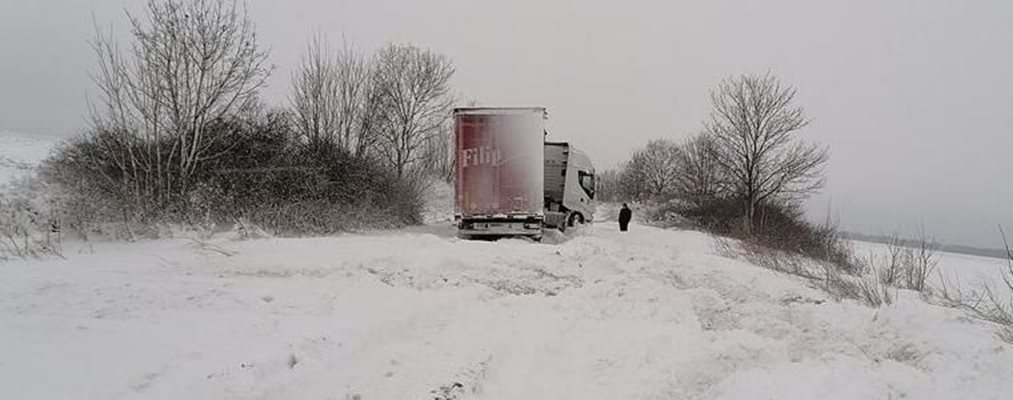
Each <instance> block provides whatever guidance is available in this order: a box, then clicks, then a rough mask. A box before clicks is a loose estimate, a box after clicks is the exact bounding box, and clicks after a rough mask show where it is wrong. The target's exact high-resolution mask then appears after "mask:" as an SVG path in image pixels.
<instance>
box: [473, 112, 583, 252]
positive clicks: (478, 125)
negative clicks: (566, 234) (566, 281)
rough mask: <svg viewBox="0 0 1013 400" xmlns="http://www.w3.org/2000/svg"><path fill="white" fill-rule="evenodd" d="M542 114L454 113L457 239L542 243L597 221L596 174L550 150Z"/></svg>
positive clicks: (570, 152) (570, 154)
mask: <svg viewBox="0 0 1013 400" xmlns="http://www.w3.org/2000/svg"><path fill="white" fill-rule="evenodd" d="M547 115H548V114H547V112H546V109H545V108H544V107H496V108H491V107H468V108H456V109H454V132H455V134H454V135H455V141H454V143H455V144H454V146H455V157H456V158H455V176H456V178H455V185H454V188H455V213H454V219H455V221H456V223H457V232H458V236H460V237H462V238H500V237H511V236H525V237H530V238H533V239H535V240H539V239H541V237H542V236H543V232H544V230H546V229H559V230H565V229H566V228H568V227H573V226H577V225H580V224H585V223H590V222H592V221H593V218H594V194H595V179H594V166H593V165H592V163H591V159H590V158H588V157H587V155H586V154H584V153H583V152H581V151H579V150H578V149H576V148H575V147H573V146H571V145H570V144H569V143H566V142H547V141H546V140H545V138H546V136H547V135H548V133H547V132H546V130H545V120H546V119H547Z"/></svg>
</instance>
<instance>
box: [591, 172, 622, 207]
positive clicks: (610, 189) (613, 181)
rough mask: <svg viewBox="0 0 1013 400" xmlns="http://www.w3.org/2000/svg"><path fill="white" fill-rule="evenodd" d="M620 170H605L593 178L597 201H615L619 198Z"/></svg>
mask: <svg viewBox="0 0 1013 400" xmlns="http://www.w3.org/2000/svg"><path fill="white" fill-rule="evenodd" d="M621 177H622V170H621V169H607V170H604V171H602V172H599V173H598V175H597V176H595V183H596V184H597V185H598V187H597V188H596V189H595V196H596V197H597V199H598V200H599V201H617V200H619V199H620V198H621V194H622V193H621V186H620V179H621Z"/></svg>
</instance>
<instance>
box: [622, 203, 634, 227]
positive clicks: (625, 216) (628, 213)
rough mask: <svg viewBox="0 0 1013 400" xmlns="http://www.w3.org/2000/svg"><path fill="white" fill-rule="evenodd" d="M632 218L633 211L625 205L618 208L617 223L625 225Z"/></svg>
mask: <svg viewBox="0 0 1013 400" xmlns="http://www.w3.org/2000/svg"><path fill="white" fill-rule="evenodd" d="M631 219H633V211H632V210H630V209H629V208H627V207H623V209H621V210H619V225H627V224H629V223H630V220H631Z"/></svg>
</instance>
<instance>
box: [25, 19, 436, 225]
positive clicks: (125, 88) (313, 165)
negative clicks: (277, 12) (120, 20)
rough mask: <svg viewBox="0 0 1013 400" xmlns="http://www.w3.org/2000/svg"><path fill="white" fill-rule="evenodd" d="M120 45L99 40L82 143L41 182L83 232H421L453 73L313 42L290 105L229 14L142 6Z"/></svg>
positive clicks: (242, 25)
mask: <svg viewBox="0 0 1013 400" xmlns="http://www.w3.org/2000/svg"><path fill="white" fill-rule="evenodd" d="M127 20H128V22H129V25H128V26H129V31H130V35H129V38H130V39H129V42H127V43H125V44H124V43H120V42H119V41H117V40H116V39H115V37H114V35H113V33H112V32H111V31H104V30H102V29H100V28H96V36H95V39H94V40H93V47H94V50H95V54H96V56H97V60H98V63H97V68H96V70H95V73H94V74H93V78H94V81H95V85H96V87H97V88H98V92H97V93H96V96H95V98H93V99H92V102H91V104H90V115H89V119H88V121H89V124H88V128H87V129H86V132H85V133H84V134H82V135H80V136H78V137H76V138H74V139H73V140H71V141H69V142H67V143H65V144H64V145H62V146H61V147H60V149H59V150H58V151H57V152H56V154H55V155H54V156H53V157H51V158H50V159H49V160H48V161H47V162H46V165H45V167H44V174H43V175H44V176H45V177H46V179H47V180H48V181H50V182H52V183H54V184H56V186H57V187H59V188H60V189H61V190H60V198H61V202H62V203H63V204H64V206H65V207H66V208H67V209H68V212H67V214H68V218H69V219H70V220H72V221H77V222H76V223H77V224H78V225H81V226H82V227H83V226H84V225H89V224H90V225H95V224H99V223H102V222H108V221H120V222H125V223H126V225H127V226H130V225H131V224H134V225H135V226H144V225H146V224H147V223H150V222H194V221H200V222H201V223H205V224H212V225H213V224H215V223H221V222H229V221H233V222H234V221H241V220H252V221H253V222H255V223H256V224H259V225H265V226H272V227H276V228H278V229H279V230H292V231H300V232H305V231H333V230H342V229H347V228H349V227H350V226H352V225H356V226H361V225H364V224H367V225H376V224H393V225H397V224H405V223H415V222H418V221H419V218H420V211H421V207H422V204H421V194H422V187H421V185H422V184H423V182H425V181H426V180H427V179H428V178H429V177H431V176H438V177H443V178H445V179H449V176H450V174H451V169H452V153H451V146H449V143H450V140H452V139H451V130H450V129H451V128H450V124H449V115H450V110H451V107H452V104H453V102H454V100H455V99H454V97H453V94H452V88H451V79H452V77H453V75H454V72H455V69H454V66H453V63H452V62H451V60H450V59H449V58H447V57H446V56H444V55H441V54H438V53H435V52H433V51H431V50H428V49H425V48H422V47H419V46H416V45H413V44H400V43H395V44H388V45H386V46H384V47H382V48H381V49H379V50H377V51H376V52H374V53H372V54H366V53H364V52H362V51H360V50H358V49H356V48H355V47H353V46H351V45H348V44H347V43H345V44H344V45H343V46H340V47H336V46H333V45H332V44H330V43H329V42H328V41H327V40H326V38H324V37H322V36H316V37H314V38H311V39H310V40H309V43H308V45H307V48H306V51H305V54H304V56H303V59H302V62H301V64H300V65H299V67H298V68H297V69H296V71H295V72H294V73H293V75H292V77H291V78H292V83H291V85H292V86H291V94H290V96H289V101H288V104H286V105H284V106H282V107H269V106H267V105H265V104H264V102H263V101H262V99H261V97H260V92H261V90H262V89H263V88H264V87H265V86H266V84H267V82H268V79H269V77H271V75H272V73H273V72H274V67H273V66H272V65H271V64H270V53H269V51H268V50H267V49H266V48H265V47H264V46H263V45H262V44H261V42H260V40H259V37H258V36H257V33H256V26H255V23H254V22H253V21H252V19H251V18H250V16H249V14H248V11H247V9H246V7H245V4H244V3H241V2H239V1H238V0H148V2H147V8H146V9H145V11H144V12H143V13H141V14H131V13H128V14H127Z"/></svg>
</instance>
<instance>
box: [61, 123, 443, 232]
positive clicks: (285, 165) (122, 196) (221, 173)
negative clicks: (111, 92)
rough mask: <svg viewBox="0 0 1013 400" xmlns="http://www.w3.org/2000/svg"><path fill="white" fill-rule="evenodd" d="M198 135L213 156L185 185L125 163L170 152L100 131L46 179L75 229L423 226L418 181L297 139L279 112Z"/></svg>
mask: <svg viewBox="0 0 1013 400" xmlns="http://www.w3.org/2000/svg"><path fill="white" fill-rule="evenodd" d="M204 132H205V135H208V136H209V137H213V138H214V140H208V141H207V143H212V144H213V147H211V148H209V149H208V150H207V154H211V155H213V156H214V157H213V158H209V159H207V160H203V162H202V163H200V164H198V166H197V168H194V169H193V171H192V172H190V173H189V174H188V175H185V176H187V180H186V181H179V180H176V181H175V182H167V181H165V180H160V179H156V178H150V179H149V178H148V175H152V174H157V171H147V172H146V171H141V172H140V173H138V172H136V171H131V170H130V166H129V165H127V163H126V162H124V160H129V159H130V158H131V157H137V156H138V154H140V155H142V156H145V157H158V156H159V155H158V154H157V152H158V151H171V149H170V150H166V148H167V147H168V146H156V145H155V144H154V143H151V142H143V141H137V140H132V139H129V138H130V137H132V136H131V135H128V134H120V133H116V132H105V131H98V132H93V133H91V134H89V135H85V136H82V137H79V138H76V139H75V140H73V141H71V142H69V143H67V144H66V145H64V146H63V147H61V148H60V149H59V150H58V151H57V152H56V154H55V155H54V156H53V157H51V158H50V159H49V160H48V161H47V162H46V163H45V166H44V171H45V173H44V176H45V177H47V179H48V180H49V181H51V182H53V183H55V184H56V185H57V186H58V187H59V188H61V189H62V190H60V193H62V195H61V196H60V198H61V201H62V203H63V205H64V208H66V209H67V214H68V216H69V219H73V220H75V223H74V224H75V225H76V226H78V227H82V229H87V226H90V225H96V224H98V223H102V222H111V221H118V222H121V223H123V224H124V226H125V227H126V228H127V229H126V230H127V231H128V232H129V234H130V235H133V234H135V233H137V232H135V231H134V230H135V229H136V228H137V227H141V228H142V230H143V228H148V229H150V228H151V227H152V226H154V225H157V224H165V223H169V224H185V225H188V226H192V227H199V228H201V229H203V230H213V229H215V227H216V226H218V225H222V224H234V223H236V222H237V221H240V220H243V221H247V222H248V223H252V224H255V225H260V226H261V227H263V228H265V229H268V230H271V231H273V232H274V233H276V234H324V233H333V232H338V231H345V230H349V229H362V228H367V227H392V226H400V225H404V224H414V223H418V222H419V221H421V209H422V200H421V199H422V196H421V193H422V190H423V189H424V188H423V187H421V186H420V184H417V183H415V182H417V181H420V180H410V179H407V178H397V177H396V176H395V174H394V173H392V172H391V171H389V170H387V169H385V168H384V167H383V166H382V164H381V163H379V162H378V161H376V160H373V159H369V158H365V157H360V156H355V155H353V154H350V153H349V152H348V151H347V150H345V149H342V148H340V147H338V146H336V145H334V144H332V143H326V142H307V141H304V140H300V138H298V137H297V136H296V135H295V134H294V133H293V131H292V129H291V126H290V123H289V120H288V118H287V115H286V114H284V113H266V114H263V115H248V116H243V117H234V118H229V119H220V120H216V121H214V122H212V123H211V124H209V125H208V126H207V127H205V129H204ZM177 176H184V175H177ZM180 179H181V178H180ZM141 233H143V232H141Z"/></svg>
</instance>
